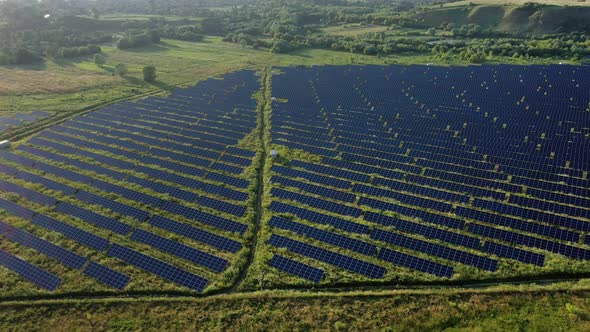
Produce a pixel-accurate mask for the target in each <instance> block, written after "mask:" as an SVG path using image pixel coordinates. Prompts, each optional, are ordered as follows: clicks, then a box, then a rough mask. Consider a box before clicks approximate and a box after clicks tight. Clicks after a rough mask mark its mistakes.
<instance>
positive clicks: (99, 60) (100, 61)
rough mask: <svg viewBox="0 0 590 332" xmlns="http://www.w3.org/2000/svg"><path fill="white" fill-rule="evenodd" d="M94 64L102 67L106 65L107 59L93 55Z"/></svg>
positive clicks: (100, 55) (99, 55)
mask: <svg viewBox="0 0 590 332" xmlns="http://www.w3.org/2000/svg"><path fill="white" fill-rule="evenodd" d="M94 63H95V64H97V65H99V66H102V65H104V64H105V63H107V59H106V58H105V57H104V56H103V55H102V54H95V55H94Z"/></svg>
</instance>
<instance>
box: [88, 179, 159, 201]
mask: <svg viewBox="0 0 590 332" xmlns="http://www.w3.org/2000/svg"><path fill="white" fill-rule="evenodd" d="M92 186H93V187H95V188H97V189H100V190H102V191H106V192H107V193H113V194H117V195H121V196H122V197H124V198H126V199H129V200H132V201H136V202H140V203H144V204H147V205H152V206H158V205H160V201H161V200H160V199H159V198H157V197H154V196H151V195H148V194H144V193H141V192H138V191H135V190H132V189H128V188H125V187H121V186H118V185H114V184H112V183H108V182H104V181H100V180H94V181H93V182H92Z"/></svg>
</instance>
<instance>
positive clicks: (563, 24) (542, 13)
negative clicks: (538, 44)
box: [412, 3, 590, 33]
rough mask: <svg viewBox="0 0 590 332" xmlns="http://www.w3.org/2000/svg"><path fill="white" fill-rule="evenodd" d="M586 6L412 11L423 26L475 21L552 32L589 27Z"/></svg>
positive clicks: (455, 7)
mask: <svg viewBox="0 0 590 332" xmlns="http://www.w3.org/2000/svg"><path fill="white" fill-rule="evenodd" d="M588 17H590V7H586V6H576V7H569V6H557V5H543V4H532V3H529V4H525V5H522V6H516V5H512V4H504V5H502V4H491V3H490V4H453V5H452V6H450V5H449V6H443V7H438V8H430V9H427V10H425V11H422V12H420V13H417V14H414V15H413V17H412V18H413V19H415V20H416V21H417V22H418V23H419V24H421V25H423V26H424V27H439V26H441V25H445V24H448V23H454V24H455V25H456V26H460V25H465V24H478V25H481V26H485V27H492V28H496V29H498V30H500V31H505V32H535V33H554V32H562V31H588V30H590V20H588Z"/></svg>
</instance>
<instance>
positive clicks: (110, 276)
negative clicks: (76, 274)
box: [84, 262, 131, 290]
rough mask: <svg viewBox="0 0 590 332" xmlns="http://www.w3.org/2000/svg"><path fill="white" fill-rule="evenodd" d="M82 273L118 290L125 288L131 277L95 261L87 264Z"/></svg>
mask: <svg viewBox="0 0 590 332" xmlns="http://www.w3.org/2000/svg"><path fill="white" fill-rule="evenodd" d="M84 274H86V275H87V276H89V277H91V278H94V279H96V280H98V281H100V282H102V283H103V284H105V285H107V286H111V287H113V288H115V289H118V290H123V289H125V287H126V286H127V284H128V283H129V281H131V277H129V276H127V275H124V274H122V273H120V272H117V271H115V270H112V269H110V268H108V267H106V266H104V265H100V264H98V263H95V262H90V264H88V266H87V267H86V268H85V269H84Z"/></svg>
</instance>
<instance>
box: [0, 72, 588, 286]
mask: <svg viewBox="0 0 590 332" xmlns="http://www.w3.org/2000/svg"><path fill="white" fill-rule="evenodd" d="M268 75H270V77H267V78H265V76H268ZM588 77H590V67H577V66H565V65H560V66H557V65H556V66H508V65H498V66H469V67H435V66H419V65H414V66H312V67H284V68H274V69H273V70H272V72H270V71H268V72H266V73H261V72H254V71H238V72H234V73H230V74H226V75H224V76H223V77H220V78H209V79H207V80H205V81H201V82H198V83H197V84H196V85H195V86H193V87H189V88H182V89H176V90H174V91H173V92H172V93H171V94H170V95H168V96H165V97H163V96H151V97H147V98H144V99H140V100H137V101H133V102H119V103H116V104H113V105H111V106H107V107H105V108H103V109H100V110H96V111H92V112H88V113H85V114H81V115H78V116H74V117H72V118H70V119H67V120H66V121H65V122H61V123H58V124H55V125H53V126H51V127H49V128H47V129H44V130H42V131H40V132H38V133H36V134H35V135H34V136H32V137H28V138H26V139H24V140H22V141H19V142H15V144H13V146H12V147H11V148H10V149H6V150H0V188H1V189H2V190H1V192H0V266H1V267H0V280H2V281H1V282H0V288H1V289H2V292H3V293H4V294H7V295H16V294H19V295H22V294H23V293H24V294H32V295H34V294H45V293H83V294H90V293H105V292H113V293H119V292H128V293H133V292H164V293H165V292H169V293H173V292H189V293H191V294H193V293H194V294H200V293H205V294H207V293H213V292H220V291H226V290H228V289H232V288H233V287H236V286H240V287H242V289H264V288H288V287H302V286H304V287H322V286H326V287H329V286H336V285H338V286H341V285H351V286H355V285H374V284H382V285H397V284H400V283H403V284H425V283H428V284H437V283H439V284H445V283H453V282H455V283H462V282H474V281H489V280H504V279H507V280H508V279H510V280H526V279H529V278H538V279H542V278H544V277H549V276H551V277H556V276H557V277H559V276H564V277H567V276H573V275H577V274H579V275H582V274H587V273H590V264H589V260H590V198H589V197H590V192H589V190H590V189H589V188H590V185H589V183H588V181H589V179H588V171H589V168H590V153H588V152H587V151H588V147H589V143H588V142H589V139H590V86H589V84H590V81H589V80H588ZM265 119H266V120H265ZM271 150H276V151H277V152H278V153H277V155H273V156H271V153H270V151H271Z"/></svg>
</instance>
